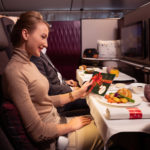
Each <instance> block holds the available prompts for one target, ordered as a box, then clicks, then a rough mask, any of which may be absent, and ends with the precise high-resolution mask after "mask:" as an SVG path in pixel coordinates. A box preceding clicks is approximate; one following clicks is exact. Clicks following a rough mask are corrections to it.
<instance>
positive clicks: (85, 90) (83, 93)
mask: <svg viewBox="0 0 150 150" xmlns="http://www.w3.org/2000/svg"><path fill="white" fill-rule="evenodd" d="M92 82H93V81H91V82H85V83H84V84H83V85H82V86H81V88H80V93H81V98H83V97H85V96H86V95H87V94H88V87H89V86H90V85H92Z"/></svg>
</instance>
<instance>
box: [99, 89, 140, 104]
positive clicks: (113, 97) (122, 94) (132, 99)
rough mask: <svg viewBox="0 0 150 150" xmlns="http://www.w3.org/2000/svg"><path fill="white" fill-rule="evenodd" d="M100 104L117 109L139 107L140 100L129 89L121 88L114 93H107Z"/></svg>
mask: <svg viewBox="0 0 150 150" xmlns="http://www.w3.org/2000/svg"><path fill="white" fill-rule="evenodd" d="M100 102H102V103H104V104H107V105H111V106H117V107H132V106H136V105H139V104H140V103H141V102H142V99H141V98H140V96H138V95H136V94H134V93H132V92H131V91H130V90H129V89H126V88H121V89H119V90H118V91H116V92H107V93H106V94H105V96H104V97H102V98H101V99H100Z"/></svg>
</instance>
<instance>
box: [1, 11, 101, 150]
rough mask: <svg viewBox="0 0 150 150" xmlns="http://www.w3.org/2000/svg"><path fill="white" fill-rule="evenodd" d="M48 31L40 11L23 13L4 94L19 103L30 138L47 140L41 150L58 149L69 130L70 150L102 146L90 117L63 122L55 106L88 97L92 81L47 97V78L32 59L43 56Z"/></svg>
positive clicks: (14, 35) (13, 40)
mask: <svg viewBox="0 0 150 150" xmlns="http://www.w3.org/2000/svg"><path fill="white" fill-rule="evenodd" d="M48 33H49V25H48V24H47V23H46V22H45V21H44V20H43V18H42V16H41V14H40V13H38V12H35V11H30V12H26V13H24V14H22V15H21V16H20V18H19V19H18V21H17V23H16V24H15V26H14V28H13V31H12V36H11V37H12V43H13V46H14V52H13V56H12V58H11V60H10V62H9V63H8V65H7V67H6V69H5V72H4V75H3V89H4V95H5V96H7V98H10V99H11V100H12V101H13V103H14V104H15V105H16V107H17V109H18V112H19V114H20V115H21V117H22V120H23V123H24V126H25V129H26V130H27V132H28V134H29V135H30V136H31V138H32V139H33V140H35V141H37V142H41V141H47V142H45V144H44V145H43V148H42V149H48V148H49V149H55V148H56V139H57V137H59V136H61V135H65V134H68V133H69V134H68V139H69V144H68V147H67V149H68V150H69V149H70V147H71V148H74V149H76V150H80V149H83V150H85V149H99V147H100V145H101V143H102V142H101V139H100V136H99V134H98V132H97V130H96V127H95V125H94V124H93V123H91V119H90V118H88V117H83V116H81V117H76V118H73V119H71V120H69V122H68V123H67V122H66V123H65V122H61V117H60V116H59V115H58V113H57V111H56V108H55V107H58V106H63V105H64V104H66V103H68V102H71V101H74V100H75V99H78V98H80V97H83V96H85V95H86V94H87V92H86V91H87V88H88V86H89V85H91V83H85V84H84V85H83V86H82V87H81V88H79V89H78V90H75V91H73V92H71V93H67V94H62V95H57V96H48V90H49V84H48V80H47V79H46V78H45V77H44V76H43V75H42V74H41V73H40V72H39V71H38V69H37V68H36V66H35V65H34V64H33V63H32V62H31V61H30V57H31V56H32V55H33V56H37V57H40V52H41V50H42V49H43V48H44V47H47V37H48ZM84 126H85V127H84ZM82 127H83V128H82ZM89 131H90V132H89ZM84 135H85V136H84ZM83 136H84V137H83ZM73 140H74V141H73ZM84 140H86V142H85V141H84ZM46 143H48V145H47V144H46Z"/></svg>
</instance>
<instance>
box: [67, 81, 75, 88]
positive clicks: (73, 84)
mask: <svg viewBox="0 0 150 150" xmlns="http://www.w3.org/2000/svg"><path fill="white" fill-rule="evenodd" d="M65 82H66V83H67V84H68V85H70V86H72V87H77V82H76V81H74V80H66V81H65Z"/></svg>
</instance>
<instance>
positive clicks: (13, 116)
mask: <svg viewBox="0 0 150 150" xmlns="http://www.w3.org/2000/svg"><path fill="white" fill-rule="evenodd" d="M0 121H1V126H2V128H3V130H4V132H5V134H6V135H7V137H8V139H9V141H10V142H11V144H12V145H13V147H14V148H15V150H23V149H24V150H36V149H37V148H36V146H35V145H34V144H33V142H31V140H30V139H29V137H28V136H27V134H26V132H25V129H24V127H23V124H22V121H21V119H20V116H19V114H18V112H17V109H16V107H15V106H14V105H13V104H12V103H11V102H9V101H5V102H4V103H3V104H2V105H1V107H0Z"/></svg>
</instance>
